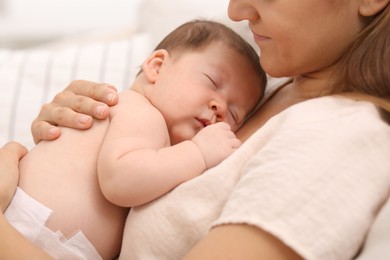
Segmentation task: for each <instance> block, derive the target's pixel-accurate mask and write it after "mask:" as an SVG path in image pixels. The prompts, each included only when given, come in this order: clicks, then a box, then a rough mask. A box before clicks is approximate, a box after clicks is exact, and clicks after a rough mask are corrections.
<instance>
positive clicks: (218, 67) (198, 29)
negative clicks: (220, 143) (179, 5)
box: [143, 20, 267, 143]
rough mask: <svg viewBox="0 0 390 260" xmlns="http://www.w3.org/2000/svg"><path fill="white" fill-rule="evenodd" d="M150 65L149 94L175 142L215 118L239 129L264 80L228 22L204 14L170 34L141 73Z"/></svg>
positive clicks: (248, 49)
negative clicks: (225, 23) (150, 88)
mask: <svg viewBox="0 0 390 260" xmlns="http://www.w3.org/2000/svg"><path fill="white" fill-rule="evenodd" d="M156 64H157V65H156ZM148 70H149V72H150V71H152V73H151V74H149V75H151V76H150V77H151V80H150V81H151V82H153V88H152V90H153V91H152V94H151V95H150V98H149V100H150V101H151V102H152V104H153V105H154V106H155V107H156V108H158V109H159V110H160V112H161V113H162V114H163V115H164V118H165V119H166V122H167V125H168V128H169V130H170V133H171V139H172V141H173V142H174V143H175V142H179V141H182V140H185V139H190V138H192V137H193V136H194V135H195V134H196V133H197V132H198V131H200V130H201V129H202V128H203V127H205V126H207V125H208V124H212V123H215V122H219V121H224V122H226V123H228V124H229V125H230V126H231V129H232V130H233V131H236V130H238V128H239V127H240V126H241V125H242V124H243V123H244V122H245V120H246V119H247V117H248V116H249V115H250V114H251V113H252V112H253V111H254V109H255V108H256V107H257V105H258V104H259V101H260V100H261V98H262V97H263V95H264V90H265V85H266V81H267V77H266V74H265V72H264V71H263V70H262V68H261V67H260V62H259V55H258V54H257V53H256V51H255V50H254V49H253V48H252V46H251V45H250V44H249V43H248V42H246V41H245V40H244V39H243V38H242V37H241V36H240V35H238V34H237V33H235V32H234V31H233V30H232V29H230V28H228V27H227V26H225V25H223V24H220V23H217V22H213V21H204V20H194V21H191V22H188V23H185V24H183V25H181V26H179V27H178V28H177V29H175V30H174V31H173V32H171V33H170V34H168V35H167V36H166V37H165V38H164V39H163V40H162V41H161V42H160V44H159V45H158V46H157V47H156V49H155V51H154V53H153V54H152V55H151V57H150V58H149V59H148V60H147V62H145V63H144V65H143V71H144V72H145V73H144V74H146V75H148V72H147V71H148ZM155 71H158V72H155ZM191 118H192V119H193V118H195V119H196V120H197V121H198V122H200V124H198V125H196V124H195V125H194V124H193V123H191Z"/></svg>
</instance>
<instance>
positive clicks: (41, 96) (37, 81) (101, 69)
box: [0, 33, 152, 148]
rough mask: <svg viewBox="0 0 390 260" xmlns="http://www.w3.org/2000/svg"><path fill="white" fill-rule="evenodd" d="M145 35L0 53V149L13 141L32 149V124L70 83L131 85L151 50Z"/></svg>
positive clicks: (2, 51)
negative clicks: (43, 109)
mask: <svg viewBox="0 0 390 260" xmlns="http://www.w3.org/2000/svg"><path fill="white" fill-rule="evenodd" d="M151 49H152V48H151V47H150V40H149V37H148V36H147V35H146V34H142V33H137V34H133V35H131V36H129V37H127V38H124V39H121V40H113V41H100V42H95V43H88V44H85V43H78V44H72V45H66V47H62V48H60V49H57V48H51V49H50V48H49V49H48V48H46V49H30V50H21V51H18V50H8V49H3V50H0V84H1V92H2V94H1V95H0V118H1V121H0V145H4V144H5V143H6V142H7V141H11V140H16V141H18V142H21V143H22V144H23V145H25V146H27V147H28V148H31V147H32V146H33V145H34V143H33V140H32V137H31V133H30V126H31V122H32V120H33V119H34V118H35V117H36V116H37V115H38V112H39V110H40V107H41V105H42V104H43V103H46V102H49V101H51V100H52V98H53V97H54V95H55V94H56V93H58V92H59V91H61V90H63V89H64V88H65V87H66V86H68V85H69V83H70V82H71V81H72V80H74V79H85V80H90V81H96V82H109V83H111V84H113V85H115V86H116V87H117V88H118V89H119V90H123V89H125V88H127V87H129V86H130V84H131V83H132V81H133V79H134V78H135V75H136V74H137V72H138V70H139V68H140V65H141V64H142V62H143V60H144V59H145V57H146V56H147V55H148V54H149V53H150V51H151Z"/></svg>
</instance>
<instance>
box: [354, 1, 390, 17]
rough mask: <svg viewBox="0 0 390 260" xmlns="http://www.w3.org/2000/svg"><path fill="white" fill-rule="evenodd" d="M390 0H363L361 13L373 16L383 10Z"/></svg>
mask: <svg viewBox="0 0 390 260" xmlns="http://www.w3.org/2000/svg"><path fill="white" fill-rule="evenodd" d="M389 1H390V0H361V4H360V7H359V13H360V15H362V16H366V17H369V16H373V15H376V14H377V13H379V12H380V11H382V10H383V9H384V8H385V7H386V6H387V5H388V4H389Z"/></svg>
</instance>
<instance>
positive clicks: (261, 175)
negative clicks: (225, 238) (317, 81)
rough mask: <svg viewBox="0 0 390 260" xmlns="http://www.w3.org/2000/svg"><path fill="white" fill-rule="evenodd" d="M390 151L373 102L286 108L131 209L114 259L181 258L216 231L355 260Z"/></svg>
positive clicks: (380, 196) (383, 184)
mask: <svg viewBox="0 0 390 260" xmlns="http://www.w3.org/2000/svg"><path fill="white" fill-rule="evenodd" d="M356 129H358V131H356ZM389 143H390V127H389V125H387V124H386V123H384V122H383V121H381V120H380V119H379V113H378V111H377V109H376V108H375V107H374V106H373V105H371V104H370V103H367V102H356V101H352V100H348V99H345V98H341V97H323V98H318V99H313V100H310V101H306V102H303V103H300V104H297V105H295V106H292V107H290V108H288V109H287V110H285V111H284V112H282V113H281V114H279V115H277V116H275V117H274V118H272V119H271V120H270V121H269V122H268V123H267V124H266V125H264V126H263V127H262V129H260V130H259V131H257V132H256V133H255V134H254V135H253V136H252V137H251V138H250V139H249V140H248V141H247V142H246V143H244V144H243V145H242V147H241V148H240V149H239V150H238V151H236V152H235V153H234V154H233V155H232V156H231V157H229V158H228V159H227V160H225V161H224V162H222V163H221V164H220V165H219V166H217V167H215V168H213V169H210V170H208V171H207V172H206V173H204V174H203V175H202V176H200V177H198V178H195V179H193V180H191V181H189V182H186V183H184V184H182V185H180V186H179V187H177V188H176V189H174V190H173V191H172V192H170V193H169V194H167V195H165V196H164V197H161V198H160V199H158V200H156V201H154V202H152V203H150V204H148V205H145V206H142V207H138V208H133V209H132V210H131V212H130V214H129V217H128V219H127V226H126V230H125V236H124V241H123V249H122V253H121V256H120V258H121V259H148V260H150V259H180V258H181V257H182V256H183V254H185V253H186V252H187V251H188V250H189V248H191V247H192V246H193V245H194V244H195V243H196V242H197V241H198V240H199V239H200V238H201V237H202V236H203V235H204V234H205V233H206V232H207V231H208V230H209V228H210V227H212V226H213V225H214V226H215V225H220V224H225V223H248V224H251V225H255V226H259V227H261V228H264V229H265V230H268V231H269V232H271V233H273V234H275V235H276V236H277V237H279V238H280V239H282V240H283V241H284V242H285V243H286V244H287V245H289V246H291V247H292V248H294V250H296V251H297V252H299V253H300V254H301V255H302V256H303V257H304V258H305V259H326V260H329V259H351V258H352V257H353V256H354V255H355V254H356V253H357V251H358V249H359V247H360V246H361V244H362V243H363V240H364V237H365V234H366V232H367V230H368V229H369V226H370V224H371V223H372V221H373V219H374V216H375V214H376V213H377V211H378V209H379V207H380V205H381V204H382V203H384V201H385V200H386V198H387V196H388V192H389V189H390V170H389V169H390V161H389V160H388V158H390V146H389ZM362 151H363V152H362ZM308 162H310V163H308Z"/></svg>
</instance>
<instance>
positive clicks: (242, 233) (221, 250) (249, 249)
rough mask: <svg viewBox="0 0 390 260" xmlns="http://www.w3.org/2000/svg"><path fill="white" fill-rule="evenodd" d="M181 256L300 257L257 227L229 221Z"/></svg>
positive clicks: (206, 258)
mask: <svg viewBox="0 0 390 260" xmlns="http://www.w3.org/2000/svg"><path fill="white" fill-rule="evenodd" d="M183 259H184V260H195V259H203V260H209V259H210V260H212V259H247V260H252V259H253V260H259V259H273V260H287V259H288V260H294V259H302V257H300V256H299V255H298V254H297V253H295V252H294V251H293V250H292V249H290V248H289V247H288V246H286V245H285V244H283V243H282V242H281V241H280V240H279V239H277V238H275V237H274V236H272V235H271V234H269V233H267V232H265V231H263V230H261V229H259V228H258V227H255V226H250V225H245V224H230V225H220V226H217V227H215V228H213V229H212V230H211V231H210V232H209V233H208V234H207V235H206V236H205V237H204V238H203V239H202V240H201V241H200V242H198V244H197V245H195V247H194V248H192V250H191V251H190V252H189V253H188V254H187V255H186V256H185V257H184V258H183Z"/></svg>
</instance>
